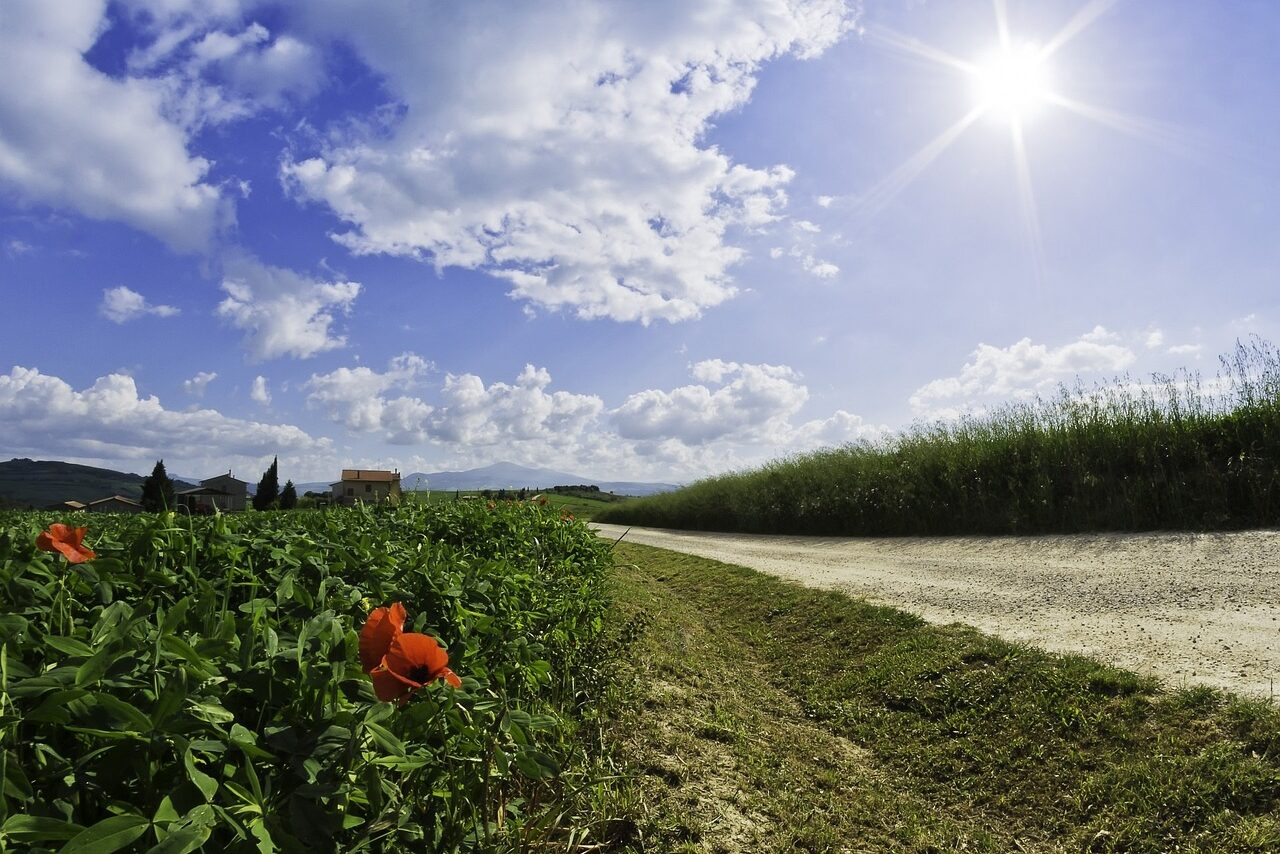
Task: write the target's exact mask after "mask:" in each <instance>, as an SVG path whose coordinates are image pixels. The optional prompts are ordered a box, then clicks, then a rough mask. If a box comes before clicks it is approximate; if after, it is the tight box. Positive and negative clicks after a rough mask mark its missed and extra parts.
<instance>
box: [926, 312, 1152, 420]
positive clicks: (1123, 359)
mask: <svg viewBox="0 0 1280 854" xmlns="http://www.w3.org/2000/svg"><path fill="white" fill-rule="evenodd" d="M1134 359H1135V356H1134V353H1133V350H1132V349H1130V348H1129V347H1128V346H1126V345H1125V344H1123V343H1121V342H1120V338H1119V336H1118V335H1116V334H1115V333H1114V332H1111V331H1110V330H1108V329H1106V328H1105V327H1103V326H1096V327H1094V328H1093V330H1091V331H1090V332H1087V333H1085V334H1084V335H1082V336H1080V338H1079V339H1077V340H1076V341H1073V342H1071V343H1069V344H1064V345H1062V346H1060V347H1047V346H1045V345H1044V344H1033V343H1031V339H1030V338H1023V339H1022V340H1021V341H1018V342H1017V343H1015V344H1012V345H1010V346H1008V347H993V346H991V345H990V344H979V345H978V349H976V350H974V351H973V353H972V354H971V357H970V360H969V361H968V362H966V363H965V365H964V367H962V368H961V369H960V373H959V374H957V375H956V376H952V377H943V378H941V379H936V380H933V381H932V382H929V383H926V384H925V385H923V386H921V387H920V388H919V389H917V390H916V392H915V394H913V395H912V396H911V401H910V402H911V408H912V409H913V410H914V411H915V413H916V414H917V415H921V416H932V417H939V416H945V415H948V414H953V413H955V412H957V411H958V410H959V409H963V408H965V407H971V406H973V405H975V404H978V403H982V402H984V399H985V402H991V401H993V400H995V399H1010V398H1025V397H1028V396H1030V395H1033V394H1035V393H1037V392H1039V391H1042V390H1044V389H1047V388H1050V387H1052V386H1054V385H1056V384H1057V383H1061V382H1069V381H1071V380H1073V379H1075V378H1076V377H1077V376H1079V375H1082V374H1115V373H1116V372H1119V371H1123V370H1124V369H1125V368H1127V367H1129V366H1130V365H1131V364H1133V361H1134Z"/></svg>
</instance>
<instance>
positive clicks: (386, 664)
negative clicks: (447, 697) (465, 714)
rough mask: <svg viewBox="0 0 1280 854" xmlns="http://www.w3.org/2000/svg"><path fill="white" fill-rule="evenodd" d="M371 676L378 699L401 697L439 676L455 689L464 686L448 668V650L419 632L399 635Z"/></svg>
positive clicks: (429, 636) (397, 698)
mask: <svg viewBox="0 0 1280 854" xmlns="http://www.w3.org/2000/svg"><path fill="white" fill-rule="evenodd" d="M370 675H371V676H373V690H374V693H376V694H377V695H378V699H379V700H402V699H404V698H405V697H408V695H409V694H412V693H413V692H414V691H416V690H417V689H419V688H421V687H422V686H423V685H428V684H430V683H432V682H434V681H435V680H437V679H443V680H444V681H446V682H448V683H449V684H450V685H452V686H453V687H454V688H459V687H461V686H462V680H461V679H459V678H458V675H457V674H456V673H454V672H453V671H452V670H450V669H449V653H447V652H445V651H444V650H443V649H441V648H440V644H439V643H438V642H437V641H436V639H435V638H433V637H431V635H420V634H418V633H417V632H404V633H402V634H399V635H396V637H395V640H393V641H391V648H390V649H389V650H387V654H386V656H385V657H384V658H383V659H382V667H380V668H378V670H375V671H374V672H373V673H371V674H370Z"/></svg>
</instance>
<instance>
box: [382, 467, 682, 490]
mask: <svg viewBox="0 0 1280 854" xmlns="http://www.w3.org/2000/svg"><path fill="white" fill-rule="evenodd" d="M419 478H421V479H422V480H421V482H422V486H423V487H424V488H427V489H440V490H449V489H464V490H465V489H520V488H522V487H528V488H529V489H546V488H548V487H552V486H574V485H578V484H583V485H595V486H598V487H600V491H601V492H615V493H617V494H619V495H653V494H654V493H657V492H670V491H671V490H673V489H679V486H677V485H676V484H674V483H646V482H642V481H613V480H599V479H597V478H593V477H587V476H586V475H581V474H570V473H569V472H563V471H555V470H553V469H535V468H529V467H528V466H521V465H516V464H515V463H506V462H502V463H494V464H493V465H488V466H484V467H483V468H478V469H468V470H467V471H437V472H426V473H424V472H414V473H413V474H407V475H401V477H400V486H401V488H403V489H405V490H411V489H414V488H415V487H416V486H417V485H418V479H419Z"/></svg>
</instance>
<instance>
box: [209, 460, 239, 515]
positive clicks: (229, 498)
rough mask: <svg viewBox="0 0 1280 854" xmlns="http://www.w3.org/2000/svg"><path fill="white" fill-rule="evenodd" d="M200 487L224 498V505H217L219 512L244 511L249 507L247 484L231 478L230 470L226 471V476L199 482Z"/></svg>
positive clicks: (222, 475)
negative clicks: (218, 493)
mask: <svg viewBox="0 0 1280 854" xmlns="http://www.w3.org/2000/svg"><path fill="white" fill-rule="evenodd" d="M200 486H201V487H202V488H204V489H211V490H216V491H218V492H221V493H222V494H223V495H224V496H226V503H225V504H223V503H221V502H220V503H219V504H218V509H219V510H244V509H245V508H246V507H248V506H249V484H248V483H246V482H245V481H243V480H238V479H236V478H234V477H232V476H231V470H230V469H227V473H226V474H220V475H218V476H217V477H211V478H208V479H206V480H202V481H200Z"/></svg>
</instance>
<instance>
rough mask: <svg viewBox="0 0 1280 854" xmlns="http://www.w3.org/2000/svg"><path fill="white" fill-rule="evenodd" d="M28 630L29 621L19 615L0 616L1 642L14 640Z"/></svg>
mask: <svg viewBox="0 0 1280 854" xmlns="http://www.w3.org/2000/svg"><path fill="white" fill-rule="evenodd" d="M26 630H27V621H26V620H25V619H24V618H22V617H19V616H18V615H17V614H4V615H0V642H4V641H8V640H12V639H13V638H16V637H17V636H18V635H20V634H22V633H23V632H25V631H26Z"/></svg>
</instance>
